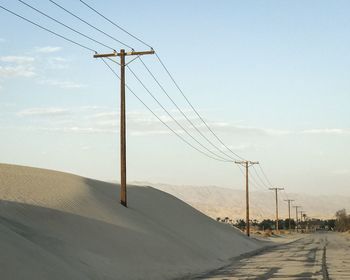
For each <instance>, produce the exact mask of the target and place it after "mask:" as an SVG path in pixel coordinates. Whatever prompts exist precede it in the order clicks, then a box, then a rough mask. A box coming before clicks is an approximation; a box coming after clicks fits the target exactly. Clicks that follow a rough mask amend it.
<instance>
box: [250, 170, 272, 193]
mask: <svg viewBox="0 0 350 280" xmlns="http://www.w3.org/2000/svg"><path fill="white" fill-rule="evenodd" d="M253 170H254V172H255V174H256V176H257V177H258V179H259V181H260V182H261V183H262V184H263V185H264V186H265V187H266V188H269V187H270V186H268V185H266V184H265V182H264V181H263V180H262V179H261V177H260V175H259V173H258V172H257V170H256V168H255V166H254V165H253Z"/></svg>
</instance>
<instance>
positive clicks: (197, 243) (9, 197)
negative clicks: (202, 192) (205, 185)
mask: <svg viewBox="0 0 350 280" xmlns="http://www.w3.org/2000/svg"><path fill="white" fill-rule="evenodd" d="M118 196H119V186H118V185H116V184H111V183H106V182H101V181H96V180H91V179H87V178H82V177H79V176H75V175H71V174H66V173H61V172H55V171H48V170H43V169H36V168H29V167H20V166H13V165H5V164H0V251H1V254H0V271H1V279H11V280H17V279H26V280H40V279H45V280H47V279H76V280H79V279H106V280H108V279H123V280H127V279H152V280H157V279H173V278H176V277H184V275H187V274H191V275H192V274H193V273H197V272H200V271H208V270H211V269H214V268H217V267H221V266H223V265H225V264H228V263H229V262H230V261H229V260H230V258H232V257H235V256H238V255H240V254H243V253H246V252H250V251H252V250H256V249H258V248H261V247H262V246H263V245H265V244H264V243H263V242H261V241H257V240H254V239H249V238H246V237H245V236H244V235H243V234H241V233H240V232H239V231H238V230H235V229H234V228H232V227H231V226H229V225H226V224H223V223H218V222H216V221H214V220H212V219H210V218H208V217H207V216H205V215H203V214H201V213H200V212H198V211H196V210H195V209H194V208H192V207H190V206H188V205H187V204H185V203H183V202H182V201H180V200H179V199H176V198H175V197H173V196H172V195H169V194H166V193H164V192H162V191H159V190H156V189H153V188H151V187H136V186H130V187H129V188H128V198H129V208H124V207H123V206H121V205H120V204H119V203H118V201H119V197H118Z"/></svg>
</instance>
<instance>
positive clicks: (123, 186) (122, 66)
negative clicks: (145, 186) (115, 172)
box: [94, 49, 154, 207]
mask: <svg viewBox="0 0 350 280" xmlns="http://www.w3.org/2000/svg"><path fill="white" fill-rule="evenodd" d="M147 54H154V50H150V51H142V52H135V51H131V52H125V50H123V49H121V50H120V52H119V53H118V52H114V53H107V54H95V55H94V58H104V57H114V56H119V57H120V203H121V204H122V205H123V206H125V207H127V205H128V204H127V199H126V198H127V197H126V123H125V66H126V64H125V57H126V56H134V55H136V56H140V55H147Z"/></svg>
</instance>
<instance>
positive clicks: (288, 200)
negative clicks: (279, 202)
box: [284, 199, 294, 232]
mask: <svg viewBox="0 0 350 280" xmlns="http://www.w3.org/2000/svg"><path fill="white" fill-rule="evenodd" d="M284 201H287V202H288V221H289V225H288V229H289V232H290V231H291V225H290V203H291V202H292V201H294V199H285V200H284Z"/></svg>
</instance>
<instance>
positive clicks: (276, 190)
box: [269, 188, 284, 231]
mask: <svg viewBox="0 0 350 280" xmlns="http://www.w3.org/2000/svg"><path fill="white" fill-rule="evenodd" d="M269 190H271V191H275V197H276V231H278V191H282V190H284V188H269Z"/></svg>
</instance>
